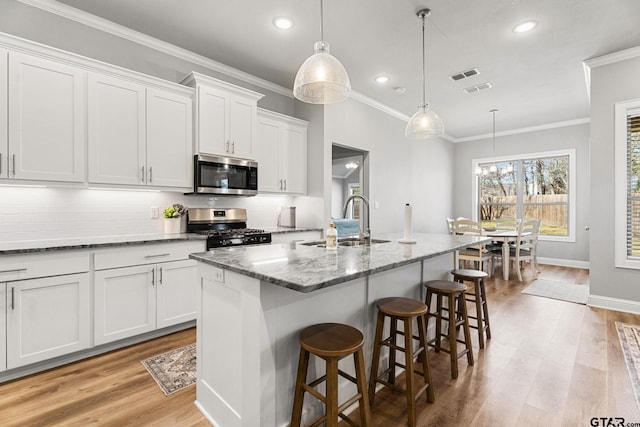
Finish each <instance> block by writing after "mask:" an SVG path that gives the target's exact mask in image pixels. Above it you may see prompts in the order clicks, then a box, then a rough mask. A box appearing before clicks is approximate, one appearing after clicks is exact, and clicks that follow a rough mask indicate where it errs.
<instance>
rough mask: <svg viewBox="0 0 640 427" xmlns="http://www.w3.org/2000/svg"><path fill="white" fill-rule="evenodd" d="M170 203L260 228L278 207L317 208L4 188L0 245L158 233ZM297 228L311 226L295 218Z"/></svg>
mask: <svg viewBox="0 0 640 427" xmlns="http://www.w3.org/2000/svg"><path fill="white" fill-rule="evenodd" d="M296 199H298V200H296ZM174 203H181V204H183V205H185V206H187V207H219V208H228V207H239V208H246V209H247V216H248V226H249V227H255V228H264V227H273V226H275V225H276V224H277V218H278V213H279V212H280V208H281V207H282V206H298V205H301V206H300V208H299V213H300V212H305V211H308V212H313V211H314V210H316V209H315V207H314V206H316V205H318V203H319V202H318V200H314V198H309V197H291V196H277V195H276V196H262V195H260V196H256V197H207V196H185V195H183V194H180V193H171V192H153V191H124V190H94V189H72V188H31V187H8V186H7V187H0V204H1V206H2V209H1V210H0V241H4V242H7V241H16V240H38V239H57V238H69V237H83V236H112V235H123V234H148V233H162V232H163V230H164V228H163V227H164V226H163V221H162V210H163V209H164V208H165V207H168V206H171V205H172V204H174ZM152 207H157V208H158V211H159V218H158V219H151V218H150V214H151V208H152ZM301 220H302V221H301ZM310 221H312V222H313V221H314V220H313V219H310ZM298 224H299V225H313V224H312V223H310V222H306V223H305V221H304V220H303V219H302V218H301V217H300V216H298Z"/></svg>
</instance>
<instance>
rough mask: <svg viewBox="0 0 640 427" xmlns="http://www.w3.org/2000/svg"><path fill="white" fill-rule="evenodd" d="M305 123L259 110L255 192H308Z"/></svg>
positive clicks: (306, 124)
mask: <svg viewBox="0 0 640 427" xmlns="http://www.w3.org/2000/svg"><path fill="white" fill-rule="evenodd" d="M307 126H308V123H307V122H306V121H304V120H300V119H296V118H294V117H289V116H285V115H283V114H279V113H274V112H272V111H267V110H263V109H260V108H259V109H258V137H257V140H256V142H255V144H254V147H255V150H254V153H255V159H256V160H257V161H258V171H259V172H258V191H260V192H270V193H292V194H304V193H306V191H307Z"/></svg>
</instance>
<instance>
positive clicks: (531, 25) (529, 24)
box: [513, 21, 538, 33]
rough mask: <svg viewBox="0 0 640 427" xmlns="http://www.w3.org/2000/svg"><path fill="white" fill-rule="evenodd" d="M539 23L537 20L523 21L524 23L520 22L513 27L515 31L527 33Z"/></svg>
mask: <svg viewBox="0 0 640 427" xmlns="http://www.w3.org/2000/svg"><path fill="white" fill-rule="evenodd" d="M537 25H538V23H537V22H536V21H527V22H523V23H522V24H518V25H516V26H515V27H513V32H514V33H526V32H527V31H531V30H533V29H534V28H535V27H536V26H537Z"/></svg>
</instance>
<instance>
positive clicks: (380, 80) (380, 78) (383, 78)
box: [376, 76, 389, 83]
mask: <svg viewBox="0 0 640 427" xmlns="http://www.w3.org/2000/svg"><path fill="white" fill-rule="evenodd" d="M388 81H389V77H387V76H378V77H376V83H386V82H388Z"/></svg>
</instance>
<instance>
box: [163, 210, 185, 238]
mask: <svg viewBox="0 0 640 427" xmlns="http://www.w3.org/2000/svg"><path fill="white" fill-rule="evenodd" d="M186 214H187V208H186V207H184V206H183V205H181V204H179V203H176V204H174V205H172V206H169V207H168V208H166V209H165V210H164V211H163V216H164V233H165V234H178V233H184V232H186V228H187V226H186Z"/></svg>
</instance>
